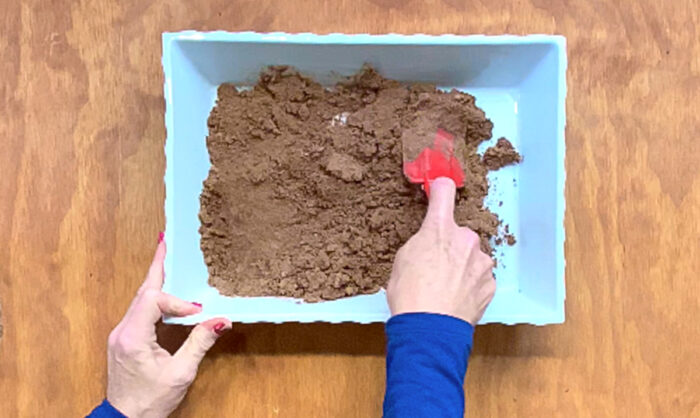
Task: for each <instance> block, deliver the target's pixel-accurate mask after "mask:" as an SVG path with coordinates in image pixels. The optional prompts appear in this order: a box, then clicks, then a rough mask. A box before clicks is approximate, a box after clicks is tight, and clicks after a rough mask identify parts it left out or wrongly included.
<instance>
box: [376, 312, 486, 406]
mask: <svg viewBox="0 0 700 418" xmlns="http://www.w3.org/2000/svg"><path fill="white" fill-rule="evenodd" d="M386 335H387V353H386V393H385V395H384V417H385V418H393V417H409V416H410V417H431V418H438V417H458V416H460V417H461V416H463V415H464V388H463V387H464V377H465V374H466V372H467V360H468V358H469V354H470V353H471V348H472V338H473V335H474V327H473V326H472V325H471V324H469V323H468V322H466V321H463V320H461V319H457V318H454V317H451V316H447V315H440V314H432V313H407V314H401V315H397V316H395V317H393V318H391V319H390V320H389V321H388V322H387V324H386Z"/></svg>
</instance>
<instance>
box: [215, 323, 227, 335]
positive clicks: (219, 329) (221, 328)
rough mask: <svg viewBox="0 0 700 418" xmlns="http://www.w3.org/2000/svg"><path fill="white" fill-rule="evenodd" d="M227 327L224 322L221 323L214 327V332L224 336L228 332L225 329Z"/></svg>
mask: <svg viewBox="0 0 700 418" xmlns="http://www.w3.org/2000/svg"><path fill="white" fill-rule="evenodd" d="M225 326H226V324H224V323H223V322H219V323H218V324H216V325H214V332H215V333H216V335H223V333H224V332H226V331H227V330H225V329H224V327H225Z"/></svg>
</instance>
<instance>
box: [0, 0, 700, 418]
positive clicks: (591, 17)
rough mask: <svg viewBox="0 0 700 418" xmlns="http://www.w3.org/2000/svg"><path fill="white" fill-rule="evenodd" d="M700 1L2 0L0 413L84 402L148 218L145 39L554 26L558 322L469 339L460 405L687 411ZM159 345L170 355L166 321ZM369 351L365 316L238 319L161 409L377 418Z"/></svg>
mask: <svg viewBox="0 0 700 418" xmlns="http://www.w3.org/2000/svg"><path fill="white" fill-rule="evenodd" d="M194 4H197V7H195V6H194ZM699 11H700V4H699V2H698V1H697V0H683V1H673V2H670V1H669V2H660V1H641V0H624V1H607V2H604V1H595V0H569V1H567V0H559V1H557V0H516V1H508V0H492V1H468V2H467V1H465V2H461V1H458V0H443V1H418V0H372V1H366V0H356V1H350V0H348V1H338V2H332V1H325V2H320V1H280V2H273V1H267V0H255V1H231V0H216V1H197V2H190V1H184V0H174V1H142V0H124V1H119V2H117V1H114V2H109V1H106V0H99V1H98V0H94V1H92V0H91V1H81V2H77V1H76V2H71V1H68V0H52V1H44V2H42V1H38V0H22V1H17V0H5V1H3V2H2V4H0V19H1V20H0V23H1V25H0V31H1V32H0V141H2V142H1V145H2V147H1V148H0V303H1V304H2V322H3V324H4V335H3V336H2V340H1V342H0V411H2V412H1V413H0V415H2V416H4V417H14V416H17V417H29V416H43V415H44V414H45V413H48V412H50V415H51V416H79V415H80V414H83V413H86V412H88V411H89V410H90V408H91V407H92V406H93V405H95V404H96V403H98V402H99V401H100V400H101V399H102V397H103V396H104V393H105V374H106V361H105V349H106V340H107V335H108V333H109V331H110V329H111V328H112V327H113V326H114V325H115V324H116V323H117V322H118V321H119V319H120V318H121V316H122V315H123V313H124V311H125V309H126V307H127V306H128V304H129V302H130V300H131V297H132V295H133V294H134V292H135V290H136V289H137V287H138V285H139V283H140V282H141V280H142V277H143V275H144V273H145V271H146V268H147V266H148V264H149V261H150V258H151V256H152V252H153V250H154V247H155V242H156V238H157V235H158V232H159V231H160V230H162V229H163V226H164V218H163V200H164V186H163V171H164V168H165V160H164V154H163V142H164V138H165V129H164V126H163V111H164V102H163V96H162V85H163V77H162V70H161V66H160V56H161V45H160V34H161V32H163V31H175V30H181V29H200V30H212V29H225V30H230V31H239V30H257V31H272V30H279V31H289V32H305V31H313V32H318V33H327V32H347V33H354V32H370V33H385V32H399V33H419V32H424V33H432V34H440V33H458V34H470V33H487V34H501V33H514V34H527V33H555V34H563V35H565V36H566V37H567V40H568V57H569V70H568V74H567V80H568V97H567V118H568V123H567V129H566V134H567V155H566V165H567V184H566V199H567V211H566V232H567V240H566V258H567V266H566V280H567V303H566V309H567V314H566V323H565V324H564V325H561V326H548V327H541V328H538V327H533V326H516V327H507V326H493V325H491V326H483V327H479V329H478V331H477V334H476V347H475V352H474V355H473V356H472V358H471V363H470V366H469V373H468V377H467V384H466V390H467V414H468V415H469V416H483V417H496V416H498V417H510V416H523V417H525V416H532V417H543V416H544V417H546V416H562V417H576V416H584V417H585V416H590V417H603V416H617V417H628V416H629V417H647V416H655V417H688V416H694V417H700V373H699V371H700V349H699V346H700V326H698V320H699V319H700V279H698V271H700V252H699V251H698V248H700V221H698V218H700V175H699V173H700V170H699V169H698V164H699V163H700V147H699V146H698V141H700V117H698V110H697V108H698V105H700V93H699V92H700V58H699V57H700V43H699V41H698V40H699V39H700V32H699V31H698V26H699V25H700V12H699ZM532 262H536V260H532ZM160 331H161V334H162V336H163V339H164V341H166V343H167V345H168V346H171V347H173V346H175V345H176V344H178V343H179V342H180V341H182V339H183V338H184V335H185V333H184V331H186V330H184V329H182V328H161V330H160ZM383 353H384V337H383V331H382V326H380V325H371V326H360V325H322V324H317V325H298V324H297V325H295V324H288V325H281V326H273V325H246V326H237V327H236V328H235V331H234V332H232V333H230V334H228V335H227V336H226V337H224V338H223V339H222V340H221V341H219V343H218V344H217V346H216V347H215V349H214V350H213V352H212V353H211V354H210V355H209V356H208V357H207V358H206V359H205V360H204V362H203V363H202V365H201V367H200V373H199V377H198V379H197V381H196V382H195V384H194V385H193V387H192V388H191V390H190V394H189V396H188V397H187V399H186V401H185V403H184V404H183V405H182V407H181V408H180V409H179V410H178V412H176V414H175V415H177V416H183V417H184V416H187V417H195V416H197V417H199V416H239V417H258V416H259V417H268V416H269V417H277V416H280V417H370V416H378V415H380V413H381V403H382V396H383V389H384V358H383ZM47 415H48V414H47Z"/></svg>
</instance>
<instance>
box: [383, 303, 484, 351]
mask: <svg viewBox="0 0 700 418" xmlns="http://www.w3.org/2000/svg"><path fill="white" fill-rule="evenodd" d="M424 332H427V333H429V334H430V335H443V334H444V335H448V336H449V337H450V338H454V339H456V340H457V341H460V342H463V343H465V344H466V345H468V346H469V349H470V350H471V345H472V338H473V336H474V327H473V326H472V324H470V323H469V322H467V321H464V320H462V319H458V318H455V317H453V316H449V315H442V314H435V313H424V312H414V313H405V314H401V315H396V316H393V317H391V318H390V319H389V321H387V323H386V333H387V335H388V336H389V337H391V335H392V334H397V335H399V334H405V333H410V334H413V333H424Z"/></svg>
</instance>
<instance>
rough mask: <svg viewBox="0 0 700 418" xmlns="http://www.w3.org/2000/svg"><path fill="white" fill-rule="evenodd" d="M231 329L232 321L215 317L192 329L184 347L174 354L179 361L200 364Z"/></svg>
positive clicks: (190, 364)
mask: <svg viewBox="0 0 700 418" xmlns="http://www.w3.org/2000/svg"><path fill="white" fill-rule="evenodd" d="M230 329H231V321H229V320H228V319H226V318H213V319H210V320H208V321H204V322H202V323H201V324H199V325H197V326H196V327H194V328H193V329H192V332H190V335H189V336H188V337H187V339H186V340H185V342H184V344H182V347H180V349H179V350H177V352H176V353H175V355H174V358H175V360H176V361H177V362H178V363H181V364H183V365H188V366H194V367H195V368H196V367H197V366H199V363H200V362H201V361H202V359H203V358H204V355H205V354H207V351H209V349H210V348H211V347H212V346H213V345H214V343H215V342H216V340H217V339H219V337H220V336H221V334H223V333H224V332H226V331H228V330H230Z"/></svg>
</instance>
